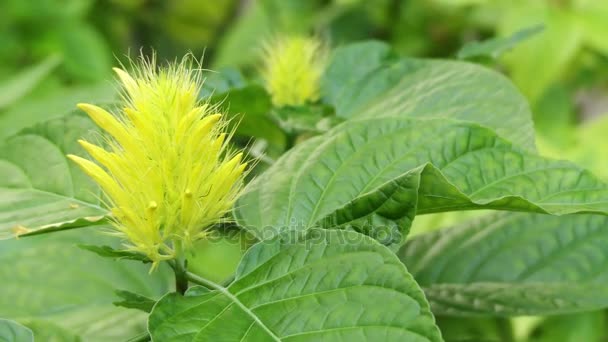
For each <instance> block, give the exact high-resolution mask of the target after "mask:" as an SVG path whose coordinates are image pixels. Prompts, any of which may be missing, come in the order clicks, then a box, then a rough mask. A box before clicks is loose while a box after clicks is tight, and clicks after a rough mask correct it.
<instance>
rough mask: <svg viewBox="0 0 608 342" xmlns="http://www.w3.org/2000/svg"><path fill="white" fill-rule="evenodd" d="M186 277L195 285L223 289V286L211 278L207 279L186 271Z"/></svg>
mask: <svg viewBox="0 0 608 342" xmlns="http://www.w3.org/2000/svg"><path fill="white" fill-rule="evenodd" d="M186 277H187V278H188V280H189V281H191V282H193V283H195V284H197V285H202V286H204V287H206V288H208V289H210V290H223V289H224V287H223V286H222V285H219V284H216V283H214V282H212V281H211V280H207V279H205V278H203V277H201V276H198V275H196V274H194V273H192V272H186Z"/></svg>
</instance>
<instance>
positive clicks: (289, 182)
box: [235, 118, 608, 238]
mask: <svg viewBox="0 0 608 342" xmlns="http://www.w3.org/2000/svg"><path fill="white" fill-rule="evenodd" d="M419 167H422V168H420V170H421V178H420V185H419V187H418V203H417V212H418V213H433V212H441V211H452V210H463V209H482V208H487V209H504V210H517V211H535V212H543V213H552V214H567V213H574V212H606V211H608V188H607V187H606V185H604V184H603V183H602V182H600V181H599V180H597V179H596V178H595V177H594V176H593V175H592V174H590V173H589V172H587V171H583V170H581V169H579V168H577V167H576V166H574V165H573V164H571V163H568V162H560V161H552V160H548V159H544V158H541V157H539V156H536V155H534V154H532V153H530V152H527V151H523V150H521V149H519V148H517V147H513V146H512V145H511V144H510V143H508V142H506V141H505V140H503V139H501V138H499V137H497V136H496V135H495V134H494V133H493V132H492V131H490V130H488V129H486V128H483V127H480V126H478V125H474V124H469V123H463V122H459V123H458V122H453V121H446V120H414V119H407V118H375V119H364V120H363V119H361V120H351V121H349V122H346V123H344V124H342V125H340V126H338V127H336V128H335V129H333V130H332V131H330V132H328V133H327V134H325V135H323V136H319V137H316V138H313V139H310V140H308V141H307V142H305V143H302V144H300V145H298V146H296V148H294V149H293V150H291V151H289V152H288V153H286V154H285V155H284V156H283V157H282V158H281V159H279V160H278V161H277V162H276V163H275V164H274V165H273V166H272V167H271V168H269V169H268V170H267V171H266V172H265V173H264V174H262V175H261V176H260V177H258V178H257V179H256V180H254V181H253V182H251V183H250V184H249V185H248V187H247V188H246V191H245V194H244V195H243V196H242V197H241V198H240V200H239V201H238V202H237V205H236V210H235V216H236V218H237V220H238V222H239V224H241V225H242V226H244V227H246V228H248V229H249V230H250V231H252V232H253V233H254V234H255V235H256V236H258V237H262V238H265V237H268V236H272V235H273V234H275V233H276V230H277V229H279V230H282V229H285V228H297V229H306V228H309V227H312V226H316V225H319V224H321V223H323V224H322V225H323V226H327V225H326V224H324V222H322V221H321V220H323V218H325V217H327V216H328V215H335V212H336V211H341V212H340V216H344V215H345V214H349V213H345V210H347V209H348V208H350V209H348V210H350V211H352V213H351V214H352V216H353V217H364V216H367V215H372V214H379V212H378V210H379V208H380V207H379V206H378V205H377V204H378V203H381V201H383V200H386V198H387V189H388V188H391V187H393V185H391V184H390V182H395V181H396V180H397V179H399V178H400V177H403V176H404V175H405V174H406V173H407V172H408V171H410V170H413V169H415V168H419ZM408 187H409V188H412V184H409V185H408ZM404 190H406V188H404V189H402V190H401V191H404ZM370 199H373V201H371V200H370ZM352 201H355V202H356V205H350V204H349V203H351V202H352ZM415 201H416V196H411V194H410V195H408V198H407V200H405V201H403V200H399V201H392V203H390V205H388V206H385V207H383V208H382V210H383V211H382V216H383V217H385V218H391V219H392V220H393V221H395V222H397V224H398V225H400V226H401V230H402V232H403V233H406V232H407V228H408V227H407V226H406V225H404V222H403V221H400V222H398V221H399V218H402V217H403V216H404V214H405V213H406V211H410V210H412V208H413V207H415V205H416V203H415ZM345 208H346V209H345ZM387 210H388V211H387ZM351 214H349V215H351ZM338 223H340V222H338ZM385 223H386V221H385Z"/></svg>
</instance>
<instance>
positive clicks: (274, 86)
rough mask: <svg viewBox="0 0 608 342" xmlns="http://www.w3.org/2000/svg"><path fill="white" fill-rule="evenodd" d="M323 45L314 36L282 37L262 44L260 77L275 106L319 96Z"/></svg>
mask: <svg viewBox="0 0 608 342" xmlns="http://www.w3.org/2000/svg"><path fill="white" fill-rule="evenodd" d="M326 55H327V53H326V52H325V48H324V46H323V44H322V43H321V42H320V41H319V40H317V39H314V38H307V37H297V36H296V37H281V38H277V39H275V40H274V41H273V42H271V43H269V44H267V45H265V47H264V66H263V69H262V77H263V78H264V81H265V84H266V89H267V90H268V92H269V93H270V94H271V96H272V102H273V104H274V105H275V106H279V107H280V106H286V105H290V106H296V105H302V104H305V103H306V102H314V101H316V100H318V99H319V87H320V81H321V75H322V74H323V70H324V69H325V63H326Z"/></svg>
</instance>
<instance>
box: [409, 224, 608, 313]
mask: <svg viewBox="0 0 608 342" xmlns="http://www.w3.org/2000/svg"><path fill="white" fill-rule="evenodd" d="M606 226H608V218H607V217H605V216H600V215H568V216H562V217H553V216H547V215H537V214H514V213H500V214H495V215H490V216H486V217H484V218H483V219H480V220H477V221H474V222H468V223H465V224H462V225H460V226H457V227H455V228H452V229H447V230H441V231H437V232H433V233H429V234H425V235H421V236H419V237H417V238H415V239H413V240H411V241H409V242H408V243H407V244H405V245H404V246H403V247H402V249H401V250H400V252H399V253H398V254H399V256H400V258H401V260H402V261H403V262H404V263H405V264H406V265H407V266H408V268H409V269H410V270H411V272H412V274H413V275H414V277H415V278H416V279H417V280H418V282H419V283H420V284H421V286H423V288H424V289H425V293H426V294H427V296H428V298H429V301H430V302H431V306H432V308H433V312H435V313H436V314H439V315H495V316H512V315H548V314H564V313H572V312H579V311H587V310H593V309H600V308H605V307H608V289H607V288H606V286H605V283H606V280H607V279H608V272H606V269H607V268H606V265H607V263H608V255H607V254H606V253H605V251H606V250H608V233H607V231H606V229H605V228H606Z"/></svg>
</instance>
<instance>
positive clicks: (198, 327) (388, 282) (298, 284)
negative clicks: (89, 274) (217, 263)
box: [148, 229, 442, 341]
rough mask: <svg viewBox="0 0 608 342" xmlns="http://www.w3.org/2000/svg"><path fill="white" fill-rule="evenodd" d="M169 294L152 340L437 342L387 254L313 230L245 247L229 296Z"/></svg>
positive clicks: (153, 320) (418, 300)
mask: <svg viewBox="0 0 608 342" xmlns="http://www.w3.org/2000/svg"><path fill="white" fill-rule="evenodd" d="M211 285H212V286H213V287H214V288H215V290H213V291H208V290H203V291H202V292H201V291H197V292H198V293H196V294H192V293H191V294H187V295H186V296H185V297H184V296H181V295H179V294H175V293H174V294H169V295H167V296H165V297H164V298H163V299H161V300H160V301H159V302H158V304H157V305H156V306H155V307H154V309H153V310H152V313H151V314H150V318H149V321H148V329H149V331H150V334H151V336H152V338H153V340H158V341H192V340H199V341H207V340H222V341H320V340H323V341H369V340H371V341H442V339H441V336H440V333H439V330H438V329H437V327H436V326H435V323H434V318H433V316H432V314H431V312H430V311H429V310H428V304H427V303H426V301H425V299H424V295H423V294H422V291H421V290H420V289H419V288H418V286H417V285H416V283H415V282H414V279H413V278H412V277H411V276H409V274H408V273H407V270H406V269H405V267H404V266H403V264H401V263H400V262H399V260H398V259H397V258H396V257H395V255H394V254H393V253H392V252H390V251H389V250H388V249H386V248H384V247H382V246H381V245H379V244H378V243H376V242H375V241H373V240H372V239H370V238H367V237H365V236H364V235H361V234H357V233H354V232H346V231H330V230H318V229H313V230H310V231H308V232H306V234H286V235H283V236H281V237H280V238H276V239H273V240H271V241H265V242H261V243H259V244H257V245H255V246H254V247H252V248H251V249H250V250H249V251H248V252H247V254H246V255H245V256H244V257H243V259H242V261H241V264H240V266H239V268H238V270H237V274H236V280H235V282H234V283H232V284H231V285H230V286H228V287H227V288H224V287H221V286H219V285H215V284H211Z"/></svg>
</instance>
